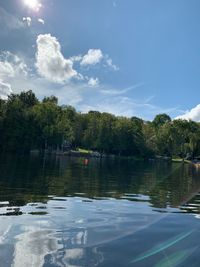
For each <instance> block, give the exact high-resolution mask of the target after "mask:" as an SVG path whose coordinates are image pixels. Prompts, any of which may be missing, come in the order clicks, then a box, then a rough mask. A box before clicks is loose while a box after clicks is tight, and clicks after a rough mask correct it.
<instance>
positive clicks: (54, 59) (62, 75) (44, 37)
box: [36, 34, 78, 83]
mask: <svg viewBox="0 0 200 267" xmlns="http://www.w3.org/2000/svg"><path fill="white" fill-rule="evenodd" d="M36 67H37V70H38V73H39V74H40V75H41V76H42V77H45V78H46V79H48V80H50V81H53V82H58V83H62V82H64V81H67V80H70V79H71V78H73V77H76V76H78V73H77V72H76V71H75V70H74V69H73V61H72V60H70V59H65V58H64V56H63V55H62V53H61V46H60V43H59V42H58V40H57V39H56V37H54V36H51V34H40V35H38V37H37V53H36Z"/></svg>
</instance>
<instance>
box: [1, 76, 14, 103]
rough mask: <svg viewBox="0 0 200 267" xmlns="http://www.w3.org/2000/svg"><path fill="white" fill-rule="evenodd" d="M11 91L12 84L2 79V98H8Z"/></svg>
mask: <svg viewBox="0 0 200 267" xmlns="http://www.w3.org/2000/svg"><path fill="white" fill-rule="evenodd" d="M11 93H12V89H11V85H10V84H8V83H4V82H2V81H1V80H0V98H1V99H3V100H6V99H7V98H8V95H10V94H11Z"/></svg>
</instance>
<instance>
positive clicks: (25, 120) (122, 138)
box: [0, 91, 200, 157]
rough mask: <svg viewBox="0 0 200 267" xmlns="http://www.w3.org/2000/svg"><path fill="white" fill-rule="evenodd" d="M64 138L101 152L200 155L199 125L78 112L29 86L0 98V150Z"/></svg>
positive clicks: (50, 144)
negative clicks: (36, 93)
mask: <svg viewBox="0 0 200 267" xmlns="http://www.w3.org/2000/svg"><path fill="white" fill-rule="evenodd" d="M64 140H67V142H69V143H70V144H71V145H72V147H73V148H76V147H81V148H84V149H88V150H96V151H99V152H101V153H105V154H115V155H123V156H138V157H151V156H153V155H163V156H164V155H165V156H172V155H173V156H181V157H185V156H186V155H187V154H188V153H190V154H191V155H192V156H197V155H200V124H199V123H197V122H194V121H186V120H171V118H170V117H169V116H168V115H167V114H159V115H157V116H156V117H155V118H154V120H153V121H152V122H150V121H143V120H142V119H140V118H137V117H132V118H126V117H117V116H114V115H112V114H109V113H105V112H103V113H100V112H98V111H90V112H88V113H87V114H81V113H79V112H77V111H76V110H75V109H74V108H73V107H71V106H67V105H62V106H59V105H58V100H57V98H56V97H55V96H50V97H45V98H44V99H43V100H42V101H39V100H38V99H37V98H36V96H35V95H34V93H33V92H32V91H28V92H21V93H20V94H11V95H10V96H9V97H8V99H7V100H2V99H0V150H1V152H21V153H27V152H29V151H30V150H32V149H40V150H43V149H44V148H47V147H48V148H49V147H50V148H52V149H56V148H58V147H61V146H62V144H63V142H64Z"/></svg>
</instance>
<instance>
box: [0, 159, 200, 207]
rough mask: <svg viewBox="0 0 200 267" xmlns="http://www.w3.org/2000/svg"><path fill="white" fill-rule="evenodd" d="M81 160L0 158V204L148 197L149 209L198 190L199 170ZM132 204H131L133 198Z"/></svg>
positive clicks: (181, 199)
mask: <svg viewBox="0 0 200 267" xmlns="http://www.w3.org/2000/svg"><path fill="white" fill-rule="evenodd" d="M83 160H84V159H82V158H69V157H55V156H50V157H46V158H45V163H44V161H43V158H41V157H27V158H25V157H21V158H20V157H18V158H13V157H7V156H5V157H2V158H1V165H0V173H1V187H0V201H6V200H8V201H9V202H10V205H11V206H22V205H25V204H26V203H30V202H47V201H48V195H56V196H69V195H70V196H74V195H76V193H84V196H86V197H91V198H93V197H114V198H120V197H122V196H124V193H130V194H131V193H132V194H143V195H148V196H150V202H151V203H152V205H153V206H154V207H158V208H165V207H167V206H172V207H175V206H178V205H180V203H182V202H184V200H185V199H188V198H189V196H190V195H191V194H192V193H194V192H195V190H197V188H200V181H199V179H198V176H199V171H198V170H196V169H194V168H192V167H190V166H189V165H182V164H171V163H164V162H161V163H144V162H134V161H128V160H116V159H115V160H108V159H102V160H100V159H90V160H89V164H88V165H87V166H85V165H84V163H83ZM132 200H134V199H132Z"/></svg>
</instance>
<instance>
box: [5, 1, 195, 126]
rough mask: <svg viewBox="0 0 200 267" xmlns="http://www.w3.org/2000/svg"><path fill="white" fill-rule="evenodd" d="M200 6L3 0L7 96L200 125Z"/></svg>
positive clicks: (165, 3) (166, 3) (191, 2)
mask: <svg viewBox="0 0 200 267" xmlns="http://www.w3.org/2000/svg"><path fill="white" fill-rule="evenodd" d="M199 10H200V1H199V0H162V1H161V0H84V1H83V0H0V29H1V30H0V97H1V98H3V99H6V98H7V96H8V95H9V94H10V93H19V92H21V91H27V90H33V92H34V93H35V94H36V96H37V97H38V98H39V99H42V98H43V97H44V96H50V95H55V96H57V97H58V99H59V104H65V105H72V106H74V107H75V108H76V109H77V111H80V112H88V111H89V110H98V111H101V112H110V113H113V114H115V115H118V116H128V117H131V116H138V117H140V118H143V119H145V120H152V119H153V118H154V117H155V115H156V114H159V113H167V114H169V115H170V116H171V117H172V118H183V119H192V120H195V121H200V99H198V96H199V88H200V16H199Z"/></svg>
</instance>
